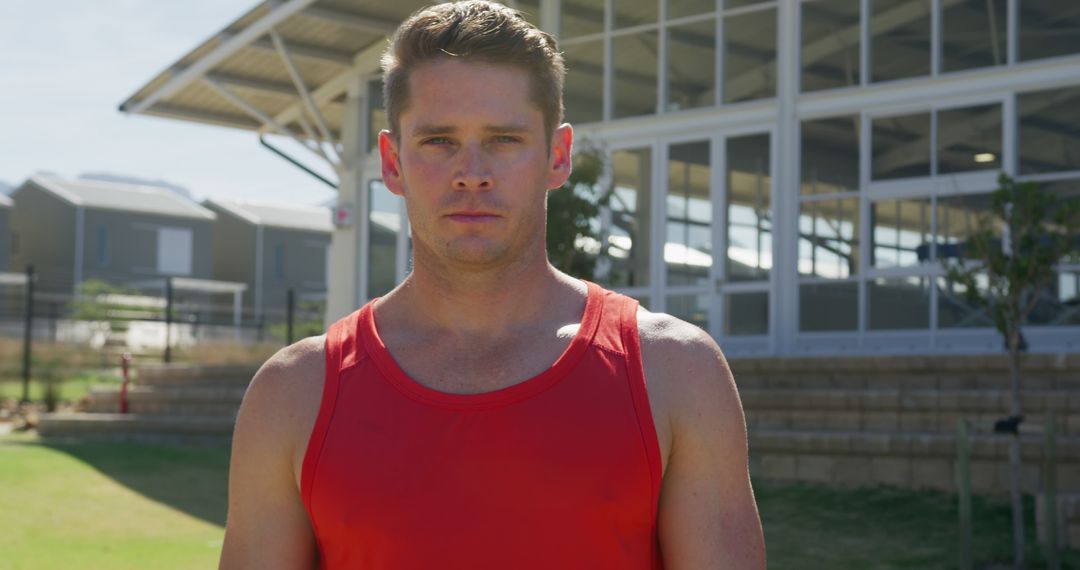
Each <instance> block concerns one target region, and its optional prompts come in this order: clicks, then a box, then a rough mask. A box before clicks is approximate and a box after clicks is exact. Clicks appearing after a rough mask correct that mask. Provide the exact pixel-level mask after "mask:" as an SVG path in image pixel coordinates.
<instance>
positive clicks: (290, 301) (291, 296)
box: [285, 289, 296, 346]
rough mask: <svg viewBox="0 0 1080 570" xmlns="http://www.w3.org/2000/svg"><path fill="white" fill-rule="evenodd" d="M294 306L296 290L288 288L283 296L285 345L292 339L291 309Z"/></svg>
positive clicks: (290, 342)
mask: <svg viewBox="0 0 1080 570" xmlns="http://www.w3.org/2000/svg"><path fill="white" fill-rule="evenodd" d="M295 307H296V292H295V291H293V290H292V289H289V292H288V293H287V294H286V296H285V311H286V314H285V345H286V346H288V345H290V344H292V341H293V309H294V308H295Z"/></svg>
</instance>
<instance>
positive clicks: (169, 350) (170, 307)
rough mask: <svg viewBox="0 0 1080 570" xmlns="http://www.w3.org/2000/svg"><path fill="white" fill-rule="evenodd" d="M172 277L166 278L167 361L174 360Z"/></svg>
mask: <svg viewBox="0 0 1080 570" xmlns="http://www.w3.org/2000/svg"><path fill="white" fill-rule="evenodd" d="M172 310H173V286H172V277H166V278H165V363H166V364H167V363H169V362H172Z"/></svg>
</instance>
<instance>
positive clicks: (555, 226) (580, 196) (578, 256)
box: [547, 148, 603, 279]
mask: <svg viewBox="0 0 1080 570" xmlns="http://www.w3.org/2000/svg"><path fill="white" fill-rule="evenodd" d="M602 171H603V160H602V158H601V155H600V153H599V151H597V150H595V149H591V148H586V149H585V150H582V151H579V152H578V153H576V154H575V155H574V168H573V170H572V171H571V173H570V178H569V179H567V181H566V183H565V184H563V185H562V187H561V188H559V189H558V190H554V191H552V192H550V193H548V219H547V250H548V258H549V259H550V260H551V264H552V265H554V266H555V267H556V268H558V269H559V270H561V271H563V272H565V273H568V274H570V275H573V276H574V277H580V278H583V279H593V278H594V273H595V271H596V256H595V255H591V254H589V253H587V252H586V251H584V250H583V249H582V248H581V247H580V246H579V243H580V240H582V239H594V240H595V239H597V236H596V232H595V231H593V229H592V226H591V221H592V220H593V219H595V218H596V216H597V214H598V212H599V206H598V203H599V200H600V199H601V192H600V190H599V188H598V187H597V182H598V181H599V179H600V174H601V172H602Z"/></svg>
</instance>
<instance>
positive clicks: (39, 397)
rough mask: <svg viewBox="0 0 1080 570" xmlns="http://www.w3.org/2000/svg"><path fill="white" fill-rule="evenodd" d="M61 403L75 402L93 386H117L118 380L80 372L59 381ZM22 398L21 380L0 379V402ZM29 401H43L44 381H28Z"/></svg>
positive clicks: (110, 375) (111, 376)
mask: <svg viewBox="0 0 1080 570" xmlns="http://www.w3.org/2000/svg"><path fill="white" fill-rule="evenodd" d="M58 382H59V385H60V396H59V399H60V401H61V402H77V401H79V400H80V399H82V397H83V396H85V395H86V394H88V393H89V392H90V389H91V388H93V387H95V386H119V385H120V378H119V377H117V376H115V375H113V374H109V373H106V372H81V373H78V374H75V375H73V376H70V377H68V378H64V379H62V380H59V381H58ZM22 396H23V383H22V380H21V379H16V378H0V401H3V400H8V399H10V400H19V399H22ZM30 400H31V401H33V402H42V401H44V400H45V381H44V380H43V379H41V378H31V379H30Z"/></svg>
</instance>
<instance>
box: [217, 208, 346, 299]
mask: <svg viewBox="0 0 1080 570" xmlns="http://www.w3.org/2000/svg"><path fill="white" fill-rule="evenodd" d="M203 206H205V207H206V208H207V209H209V210H211V211H212V212H214V213H215V214H216V215H217V219H216V221H215V222H214V238H213V273H214V276H215V278H216V279H222V280H225V281H231V282H237V283H244V284H246V285H247V291H248V292H249V294H248V295H247V296H246V297H245V306H246V308H247V309H248V310H249V311H250V312H251V315H252V316H253V317H254V318H255V319H256V320H260V319H262V318H264V317H266V316H267V313H271V314H272V315H273V318H274V319H275V320H284V318H283V317H282V316H281V315H282V314H283V312H284V311H285V306H286V295H287V292H288V291H289V290H290V289H291V290H293V291H294V292H295V295H296V298H297V299H324V298H325V296H326V283H327V267H328V258H329V252H330V234H331V233H332V231H333V225H332V224H331V220H330V209H329V208H326V207H321V206H297V205H288V206H286V205H274V204H265V203H257V202H238V201H231V200H216V199H210V200H206V201H205V202H203Z"/></svg>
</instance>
